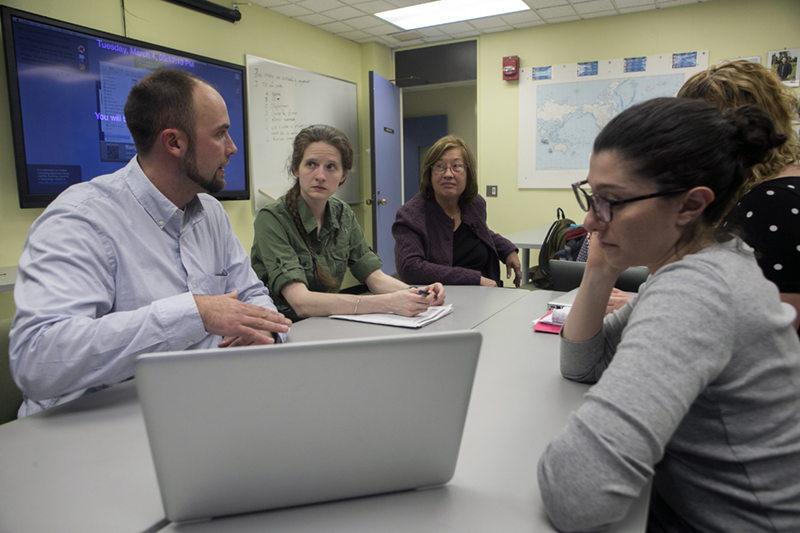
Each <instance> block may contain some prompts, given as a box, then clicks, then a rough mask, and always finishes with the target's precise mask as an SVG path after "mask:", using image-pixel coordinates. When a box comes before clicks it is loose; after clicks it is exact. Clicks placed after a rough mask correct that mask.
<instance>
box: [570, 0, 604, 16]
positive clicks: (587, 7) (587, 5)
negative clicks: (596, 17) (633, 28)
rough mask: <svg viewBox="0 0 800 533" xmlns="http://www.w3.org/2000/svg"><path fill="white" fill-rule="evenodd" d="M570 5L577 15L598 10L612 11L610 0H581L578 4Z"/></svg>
mask: <svg viewBox="0 0 800 533" xmlns="http://www.w3.org/2000/svg"><path fill="white" fill-rule="evenodd" d="M572 7H574V8H575V11H577V12H578V14H579V15H586V14H589V13H598V12H600V11H614V4H612V3H611V0H593V1H592V2H581V3H580V4H573V5H572Z"/></svg>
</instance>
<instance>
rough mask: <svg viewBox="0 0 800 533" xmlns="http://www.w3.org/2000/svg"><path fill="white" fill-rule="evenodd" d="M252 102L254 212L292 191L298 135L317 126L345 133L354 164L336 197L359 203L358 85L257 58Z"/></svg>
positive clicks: (250, 81)
mask: <svg viewBox="0 0 800 533" xmlns="http://www.w3.org/2000/svg"><path fill="white" fill-rule="evenodd" d="M247 89H248V93H247V103H248V119H249V135H250V176H251V177H250V179H251V180H252V181H251V187H252V188H251V190H252V191H253V194H252V198H253V212H254V213H255V212H256V211H258V210H259V209H260V208H261V207H262V206H264V205H266V204H268V203H270V202H272V201H274V200H275V199H277V198H278V197H280V196H282V195H283V194H285V193H286V191H287V190H288V189H289V187H291V186H292V183H293V181H294V178H291V179H290V175H289V171H288V167H289V159H290V157H291V155H292V142H293V141H294V138H295V136H296V135H297V134H298V133H299V132H300V130H302V129H303V128H305V127H306V126H311V125H313V124H328V125H330V126H334V127H336V128H339V129H340V130H342V131H343V132H344V133H345V134H346V135H347V138H348V139H350V143H351V144H352V145H353V150H354V152H355V159H354V161H353V169H352V170H351V171H350V172H349V173H348V175H347V180H346V181H345V183H344V185H342V186H341V187H340V188H339V190H338V191H337V192H336V194H335V195H334V196H336V197H337V198H339V199H341V200H343V201H345V202H347V203H348V204H355V203H358V202H359V201H360V185H359V183H360V179H359V172H358V169H359V162H358V154H359V151H358V100H357V93H356V84H355V83H352V82H349V81H345V80H340V79H337V78H332V77H329V76H325V75H323V74H318V73H316V72H311V71H308V70H303V69H299V68H295V67H292V66H289V65H284V64H282V63H276V62H274V61H270V60H268V59H262V58H260V57H256V56H251V55H248V56H247Z"/></svg>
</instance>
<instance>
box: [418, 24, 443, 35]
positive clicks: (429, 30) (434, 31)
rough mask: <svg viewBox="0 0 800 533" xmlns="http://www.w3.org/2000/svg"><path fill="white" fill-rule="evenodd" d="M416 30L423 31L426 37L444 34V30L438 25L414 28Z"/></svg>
mask: <svg viewBox="0 0 800 533" xmlns="http://www.w3.org/2000/svg"><path fill="white" fill-rule="evenodd" d="M414 31H416V32H419V33H421V34H422V35H424V36H425V37H440V36H442V35H444V32H442V30H440V29H439V28H438V27H436V26H431V27H429V28H420V29H418V30H414Z"/></svg>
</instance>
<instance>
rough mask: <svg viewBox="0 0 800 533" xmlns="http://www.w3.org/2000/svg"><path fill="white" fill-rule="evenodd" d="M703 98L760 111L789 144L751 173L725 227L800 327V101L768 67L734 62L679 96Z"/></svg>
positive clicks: (694, 80) (693, 81)
mask: <svg viewBox="0 0 800 533" xmlns="http://www.w3.org/2000/svg"><path fill="white" fill-rule="evenodd" d="M678 97H681V98H702V99H704V100H705V101H707V102H708V103H710V104H712V105H715V106H716V107H718V108H719V109H726V108H729V107H738V106H742V105H746V104H751V105H755V106H758V107H759V108H761V109H762V110H763V111H766V112H767V114H768V115H769V116H770V118H771V119H772V123H773V124H774V126H775V130H776V131H777V132H778V133H781V134H783V135H786V136H787V137H788V139H789V140H788V141H787V142H786V144H784V145H783V146H781V147H778V148H774V149H773V150H772V153H771V155H770V157H769V159H768V160H767V161H766V162H765V163H762V164H759V165H755V166H754V167H752V168H751V169H750V170H749V171H748V176H747V180H746V181H745V185H744V187H743V189H742V190H741V191H740V194H739V198H740V200H739V202H738V203H737V204H736V205H735V206H734V207H733V210H732V211H731V213H730V214H729V215H728V217H727V218H726V219H725V222H724V225H726V226H727V227H729V228H735V229H738V230H739V231H740V232H741V233H742V235H743V237H744V239H745V241H746V242H747V244H749V245H750V246H752V247H753V248H754V249H755V251H756V257H757V259H758V264H759V266H760V267H761V270H762V271H763V272H764V276H765V277H766V278H767V279H768V280H770V281H772V282H773V283H775V284H776V285H777V286H778V289H779V290H780V292H781V300H783V301H784V302H786V303H789V304H791V305H792V306H794V308H795V309H796V310H797V313H798V316H797V317H796V318H795V321H794V326H795V329H797V328H798V326H800V167H798V165H797V163H798V161H800V145H798V138H797V132H796V131H795V130H794V128H793V127H792V119H795V120H796V119H797V118H798V116H797V105H798V102H797V98H796V96H795V95H794V93H793V92H792V90H791V89H789V88H788V87H786V86H785V85H784V84H782V83H781V82H780V80H778V78H777V77H776V76H775V75H774V74H773V73H772V72H771V71H770V70H769V69H767V68H766V67H764V66H762V65H761V64H759V63H753V62H751V61H733V62H731V63H726V64H724V65H720V66H717V67H711V68H710V69H708V70H707V71H705V72H700V73H699V74H696V75H694V76H692V78H690V79H689V81H687V82H686V84H685V85H684V86H683V87H682V88H681V90H680V92H679V93H678Z"/></svg>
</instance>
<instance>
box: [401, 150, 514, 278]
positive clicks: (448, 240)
mask: <svg viewBox="0 0 800 533" xmlns="http://www.w3.org/2000/svg"><path fill="white" fill-rule="evenodd" d="M392 235H394V242H395V244H394V261H395V265H396V266H397V273H398V275H399V276H400V279H402V280H403V281H404V282H406V283H414V284H423V283H428V282H433V281H440V282H442V283H444V284H445V285H482V286H484V287H502V286H503V282H502V281H501V279H500V265H499V262H500V261H502V262H504V263H505V264H506V278H507V279H508V278H511V271H512V270H513V271H514V284H515V285H516V286H517V287H519V284H520V277H521V274H520V263H519V257H518V256H517V248H516V247H515V246H514V244H512V242H511V241H509V240H508V239H506V238H505V237H502V236H501V235H498V234H497V233H494V232H493V231H491V230H490V229H489V227H488V226H487V225H486V201H485V200H484V199H483V198H481V196H480V195H479V194H478V177H477V175H476V173H475V158H474V157H473V155H472V152H471V151H470V149H469V147H468V146H467V144H466V143H465V142H464V141H463V140H462V139H459V138H458V137H456V136H454V135H448V136H446V137H442V138H441V139H439V140H438V141H436V144H434V145H433V147H432V148H431V149H430V151H429V152H428V155H427V157H426V158H425V162H424V164H423V167H422V178H421V180H420V186H419V194H417V195H415V196H414V197H413V198H412V199H411V200H409V201H408V202H406V203H405V204H404V205H403V207H401V208H400V209H399V210H398V211H397V218H396V219H395V221H394V225H393V226H392Z"/></svg>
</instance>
